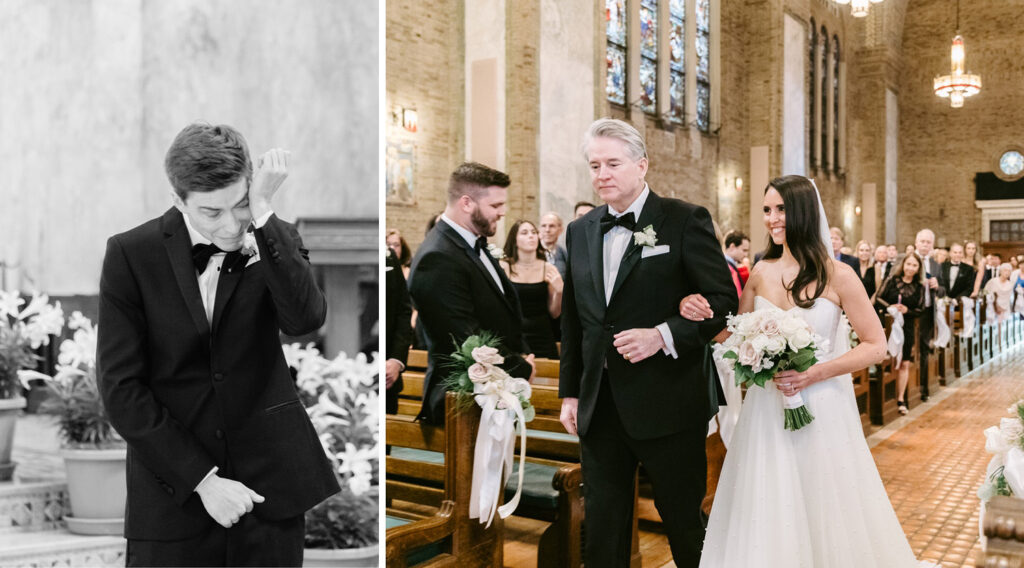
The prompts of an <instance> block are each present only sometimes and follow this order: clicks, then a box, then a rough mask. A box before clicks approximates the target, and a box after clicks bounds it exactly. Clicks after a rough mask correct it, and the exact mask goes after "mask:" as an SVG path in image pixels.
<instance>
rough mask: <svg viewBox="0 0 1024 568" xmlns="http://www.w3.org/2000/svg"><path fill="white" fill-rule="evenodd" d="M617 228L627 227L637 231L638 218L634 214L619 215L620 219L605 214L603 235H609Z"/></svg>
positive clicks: (602, 227)
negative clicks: (609, 232) (608, 233)
mask: <svg viewBox="0 0 1024 568" xmlns="http://www.w3.org/2000/svg"><path fill="white" fill-rule="evenodd" d="M616 226H619V227H625V228H627V229H629V230H630V231H632V230H634V229H636V216H634V215H633V213H632V212H630V213H626V214H625V215H619V216H618V217H616V216H615V215H612V214H611V213H605V214H604V215H602V216H601V234H604V233H607V232H608V231H610V230H612V229H613V228H614V227H616Z"/></svg>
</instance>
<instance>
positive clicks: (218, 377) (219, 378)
mask: <svg viewBox="0 0 1024 568" xmlns="http://www.w3.org/2000/svg"><path fill="white" fill-rule="evenodd" d="M213 380H215V381H223V380H224V373H214V374H213Z"/></svg>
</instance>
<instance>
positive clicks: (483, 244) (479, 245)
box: [473, 237, 487, 254]
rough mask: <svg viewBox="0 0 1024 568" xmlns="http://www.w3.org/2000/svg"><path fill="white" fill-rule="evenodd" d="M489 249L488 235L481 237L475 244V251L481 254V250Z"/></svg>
mask: <svg viewBox="0 0 1024 568" xmlns="http://www.w3.org/2000/svg"><path fill="white" fill-rule="evenodd" d="M486 249H487V237H479V238H478V239H477V240H476V244H474V245H473V251H474V252H476V253H477V254H480V251H482V250H486Z"/></svg>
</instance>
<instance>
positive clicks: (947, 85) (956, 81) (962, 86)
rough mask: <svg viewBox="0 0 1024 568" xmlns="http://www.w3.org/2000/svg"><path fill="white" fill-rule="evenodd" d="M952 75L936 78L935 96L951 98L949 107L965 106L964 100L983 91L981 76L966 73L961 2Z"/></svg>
mask: <svg viewBox="0 0 1024 568" xmlns="http://www.w3.org/2000/svg"><path fill="white" fill-rule="evenodd" d="M950 59H951V63H950V73H949V75H942V76H939V77H936V78H935V94H936V95H938V96H940V97H943V98H949V106H951V107H953V108H960V107H962V106H964V98H965V97H970V96H972V95H976V94H978V92H979V91H981V76H980V75H971V74H970V73H965V72H964V38H963V36H961V35H960V0H957V3H956V35H955V36H954V37H953V50H952V55H951V57H950Z"/></svg>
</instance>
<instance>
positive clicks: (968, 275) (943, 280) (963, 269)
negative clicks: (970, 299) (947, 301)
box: [939, 262, 977, 298]
mask: <svg viewBox="0 0 1024 568" xmlns="http://www.w3.org/2000/svg"><path fill="white" fill-rule="evenodd" d="M952 268H953V264H952V263H951V262H944V263H942V272H941V273H940V274H941V275H940V276H939V285H940V286H942V287H943V288H945V289H946V290H947V291H948V293H949V296H950V297H953V298H960V297H963V296H970V295H971V292H973V291H974V279H975V277H976V276H977V272H975V271H974V267H973V266H971V265H969V264H966V263H963V262H961V263H960V270H958V271H957V276H956V281H955V282H950V281H949V276H950V273H951V272H952Z"/></svg>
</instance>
